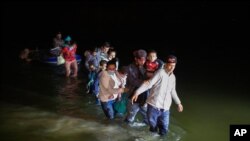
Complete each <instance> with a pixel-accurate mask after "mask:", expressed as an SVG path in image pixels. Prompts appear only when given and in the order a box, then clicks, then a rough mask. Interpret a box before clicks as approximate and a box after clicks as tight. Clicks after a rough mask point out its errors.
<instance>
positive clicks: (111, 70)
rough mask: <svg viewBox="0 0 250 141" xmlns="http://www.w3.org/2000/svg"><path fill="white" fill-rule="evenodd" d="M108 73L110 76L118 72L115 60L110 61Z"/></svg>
mask: <svg viewBox="0 0 250 141" xmlns="http://www.w3.org/2000/svg"><path fill="white" fill-rule="evenodd" d="M107 71H108V73H109V74H114V73H115V71H116V62H115V61H114V60H111V61H108V63H107Z"/></svg>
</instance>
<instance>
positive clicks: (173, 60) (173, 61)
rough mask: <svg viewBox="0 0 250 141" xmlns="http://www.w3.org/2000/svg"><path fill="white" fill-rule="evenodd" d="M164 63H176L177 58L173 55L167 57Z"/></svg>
mask: <svg viewBox="0 0 250 141" xmlns="http://www.w3.org/2000/svg"><path fill="white" fill-rule="evenodd" d="M166 63H177V57H176V56H174V55H168V57H167V61H166Z"/></svg>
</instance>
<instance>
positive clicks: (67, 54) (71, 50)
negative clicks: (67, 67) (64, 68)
mask: <svg viewBox="0 0 250 141" xmlns="http://www.w3.org/2000/svg"><path fill="white" fill-rule="evenodd" d="M76 49H77V45H76V44H74V45H72V46H66V47H64V48H63V49H62V53H63V58H64V59H65V61H73V60H75V59H76V58H75V54H76Z"/></svg>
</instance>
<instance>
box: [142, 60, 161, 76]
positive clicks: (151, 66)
mask: <svg viewBox="0 0 250 141" xmlns="http://www.w3.org/2000/svg"><path fill="white" fill-rule="evenodd" d="M158 67H159V63H158V62H157V61H154V62H150V61H148V60H147V61H146V63H145V68H146V70H147V71H148V72H152V73H153V72H155V71H156V70H157V69H158Z"/></svg>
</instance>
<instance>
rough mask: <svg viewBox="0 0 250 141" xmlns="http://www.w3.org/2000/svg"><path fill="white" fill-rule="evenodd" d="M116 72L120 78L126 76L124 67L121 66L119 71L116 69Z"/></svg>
mask: <svg viewBox="0 0 250 141" xmlns="http://www.w3.org/2000/svg"><path fill="white" fill-rule="evenodd" d="M118 72H119V74H120V76H122V77H124V76H126V75H127V72H126V67H125V66H122V67H121V68H120V69H118Z"/></svg>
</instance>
